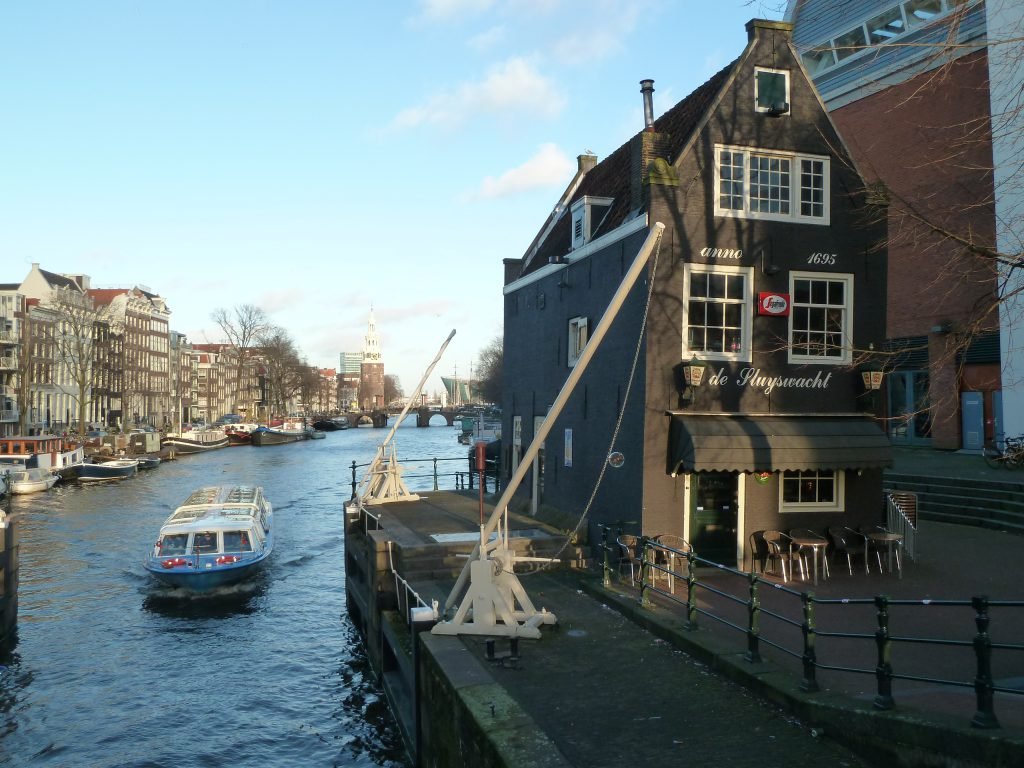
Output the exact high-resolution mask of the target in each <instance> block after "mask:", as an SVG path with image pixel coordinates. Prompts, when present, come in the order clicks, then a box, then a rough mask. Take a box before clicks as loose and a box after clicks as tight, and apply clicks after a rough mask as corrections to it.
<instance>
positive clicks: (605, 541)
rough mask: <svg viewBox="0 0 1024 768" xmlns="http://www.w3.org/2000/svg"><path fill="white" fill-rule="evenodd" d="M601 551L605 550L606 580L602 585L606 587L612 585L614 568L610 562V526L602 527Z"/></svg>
mask: <svg viewBox="0 0 1024 768" xmlns="http://www.w3.org/2000/svg"><path fill="white" fill-rule="evenodd" d="M601 549H603V550H604V580H603V582H602V584H603V585H604V586H605V587H610V586H611V585H612V567H611V564H610V563H609V562H608V526H607V525H602V526H601Z"/></svg>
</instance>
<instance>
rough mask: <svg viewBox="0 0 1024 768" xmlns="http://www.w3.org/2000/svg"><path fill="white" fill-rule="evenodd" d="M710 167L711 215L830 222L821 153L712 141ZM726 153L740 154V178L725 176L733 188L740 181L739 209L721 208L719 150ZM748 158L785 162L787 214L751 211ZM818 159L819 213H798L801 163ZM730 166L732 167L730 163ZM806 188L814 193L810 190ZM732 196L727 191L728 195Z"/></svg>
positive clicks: (826, 168)
mask: <svg viewBox="0 0 1024 768" xmlns="http://www.w3.org/2000/svg"><path fill="white" fill-rule="evenodd" d="M714 152H715V158H714V168H715V180H714V184H713V185H712V186H713V191H712V194H713V195H714V206H715V216H722V217H725V218H737V219H764V220H770V221H790V222H794V221H795V222H801V223H804V224H818V225H821V226H827V225H828V224H829V223H830V218H831V204H830V200H831V194H830V188H831V158H829V157H827V156H823V155H806V154H797V153H794V152H778V151H775V150H766V149H760V148H758V147H737V146H731V145H728V144H716V145H715V148H714ZM723 152H730V153H733V154H739V155H742V156H743V169H742V173H741V177H742V178H741V179H740V180H736V179H728V180H727V183H728V184H730V185H732V186H733V187H734V188H735V186H736V184H737V182H739V184H741V190H740V195H739V197H740V199H741V201H742V208H723V207H722V196H723V195H722V190H723V187H722V181H723V180H722V153H723ZM752 158H757V159H758V160H761V159H764V158H766V159H768V160H773V159H774V160H780V161H788V162H789V171H788V175H789V195H788V197H787V198H786V200H787V202H788V204H789V212H788V213H773V212H765V211H755V210H752V208H751V199H750V188H751V183H750V168H751V161H752ZM815 162H820V163H821V164H822V169H821V171H822V172H821V180H822V187H821V189H820V192H821V198H822V199H821V205H822V215H821V216H807V215H804V214H803V213H802V212H801V204H802V202H803V192H804V189H803V187H802V186H801V184H802V181H803V178H804V163H815ZM729 167H730V168H734V167H735V166H732V165H730V166H729ZM808 191H810V192H814V191H815V190H814V189H809V190H808ZM735 196H736V195H734V194H730V197H735Z"/></svg>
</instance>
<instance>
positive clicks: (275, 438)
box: [252, 429, 309, 446]
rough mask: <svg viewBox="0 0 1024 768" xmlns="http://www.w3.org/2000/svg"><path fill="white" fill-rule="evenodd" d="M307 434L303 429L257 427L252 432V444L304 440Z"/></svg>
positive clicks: (278, 443) (282, 443)
mask: <svg viewBox="0 0 1024 768" xmlns="http://www.w3.org/2000/svg"><path fill="white" fill-rule="evenodd" d="M308 436H309V435H308V434H307V433H306V431H305V430H303V431H301V432H299V431H295V430H287V431H286V430H282V429H257V430H255V431H254V432H253V433H252V444H253V445H257V446H261V445H285V444H287V443H298V442H301V441H303V440H305V439H306V438H307V437H308Z"/></svg>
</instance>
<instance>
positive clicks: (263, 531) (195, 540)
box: [143, 485, 274, 592]
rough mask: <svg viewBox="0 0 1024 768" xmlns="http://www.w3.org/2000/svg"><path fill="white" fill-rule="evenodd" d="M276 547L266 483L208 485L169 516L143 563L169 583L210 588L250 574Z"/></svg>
mask: <svg viewBox="0 0 1024 768" xmlns="http://www.w3.org/2000/svg"><path fill="white" fill-rule="evenodd" d="M273 548H274V531H273V508H272V506H271V504H270V501H269V500H268V499H267V498H266V496H264V495H263V489H262V488H261V487H259V486H248V485H234V486H206V487H202V488H198V489H196V490H194V491H193V492H192V493H191V494H189V497H188V498H187V499H186V500H185V502H184V503H183V504H182V505H181V506H180V507H178V508H177V509H176V510H175V511H174V513H173V514H172V515H171V516H170V517H168V518H167V519H166V520H165V521H164V524H163V525H162V526H161V528H160V535H159V537H158V538H157V541H156V544H154V545H153V548H152V550H151V551H150V552H149V554H148V555H147V556H146V558H145V561H144V563H143V565H144V567H145V568H146V570H147V571H149V572H150V573H151V574H152V575H153V576H154V577H155V578H156V579H158V580H159V581H161V582H163V583H165V584H169V585H170V586H173V587H183V588H185V589H188V590H190V591H193V592H206V591H209V590H211V589H214V588H216V587H222V586H227V585H230V584H234V583H236V582H239V581H241V580H242V579H244V578H246V577H248V576H249V575H250V574H252V573H253V571H255V570H257V569H258V568H260V567H261V566H262V565H263V563H264V562H266V560H267V558H268V557H269V556H270V553H271V551H272V550H273Z"/></svg>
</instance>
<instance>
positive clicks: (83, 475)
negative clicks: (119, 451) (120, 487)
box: [75, 460, 139, 483]
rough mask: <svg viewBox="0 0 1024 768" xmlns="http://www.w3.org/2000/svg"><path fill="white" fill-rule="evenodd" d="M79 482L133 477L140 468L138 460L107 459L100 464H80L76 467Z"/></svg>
mask: <svg viewBox="0 0 1024 768" xmlns="http://www.w3.org/2000/svg"><path fill="white" fill-rule="evenodd" d="M75 469H76V473H77V475H78V482H80V483H93V482H99V481H103V480H122V479H124V478H126V477H131V476H132V475H134V474H135V473H136V472H137V471H138V469H139V462H137V461H122V460H119V461H105V462H102V463H100V464H89V463H88V462H87V463H85V464H79V465H78V466H77V467H76V468H75Z"/></svg>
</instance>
